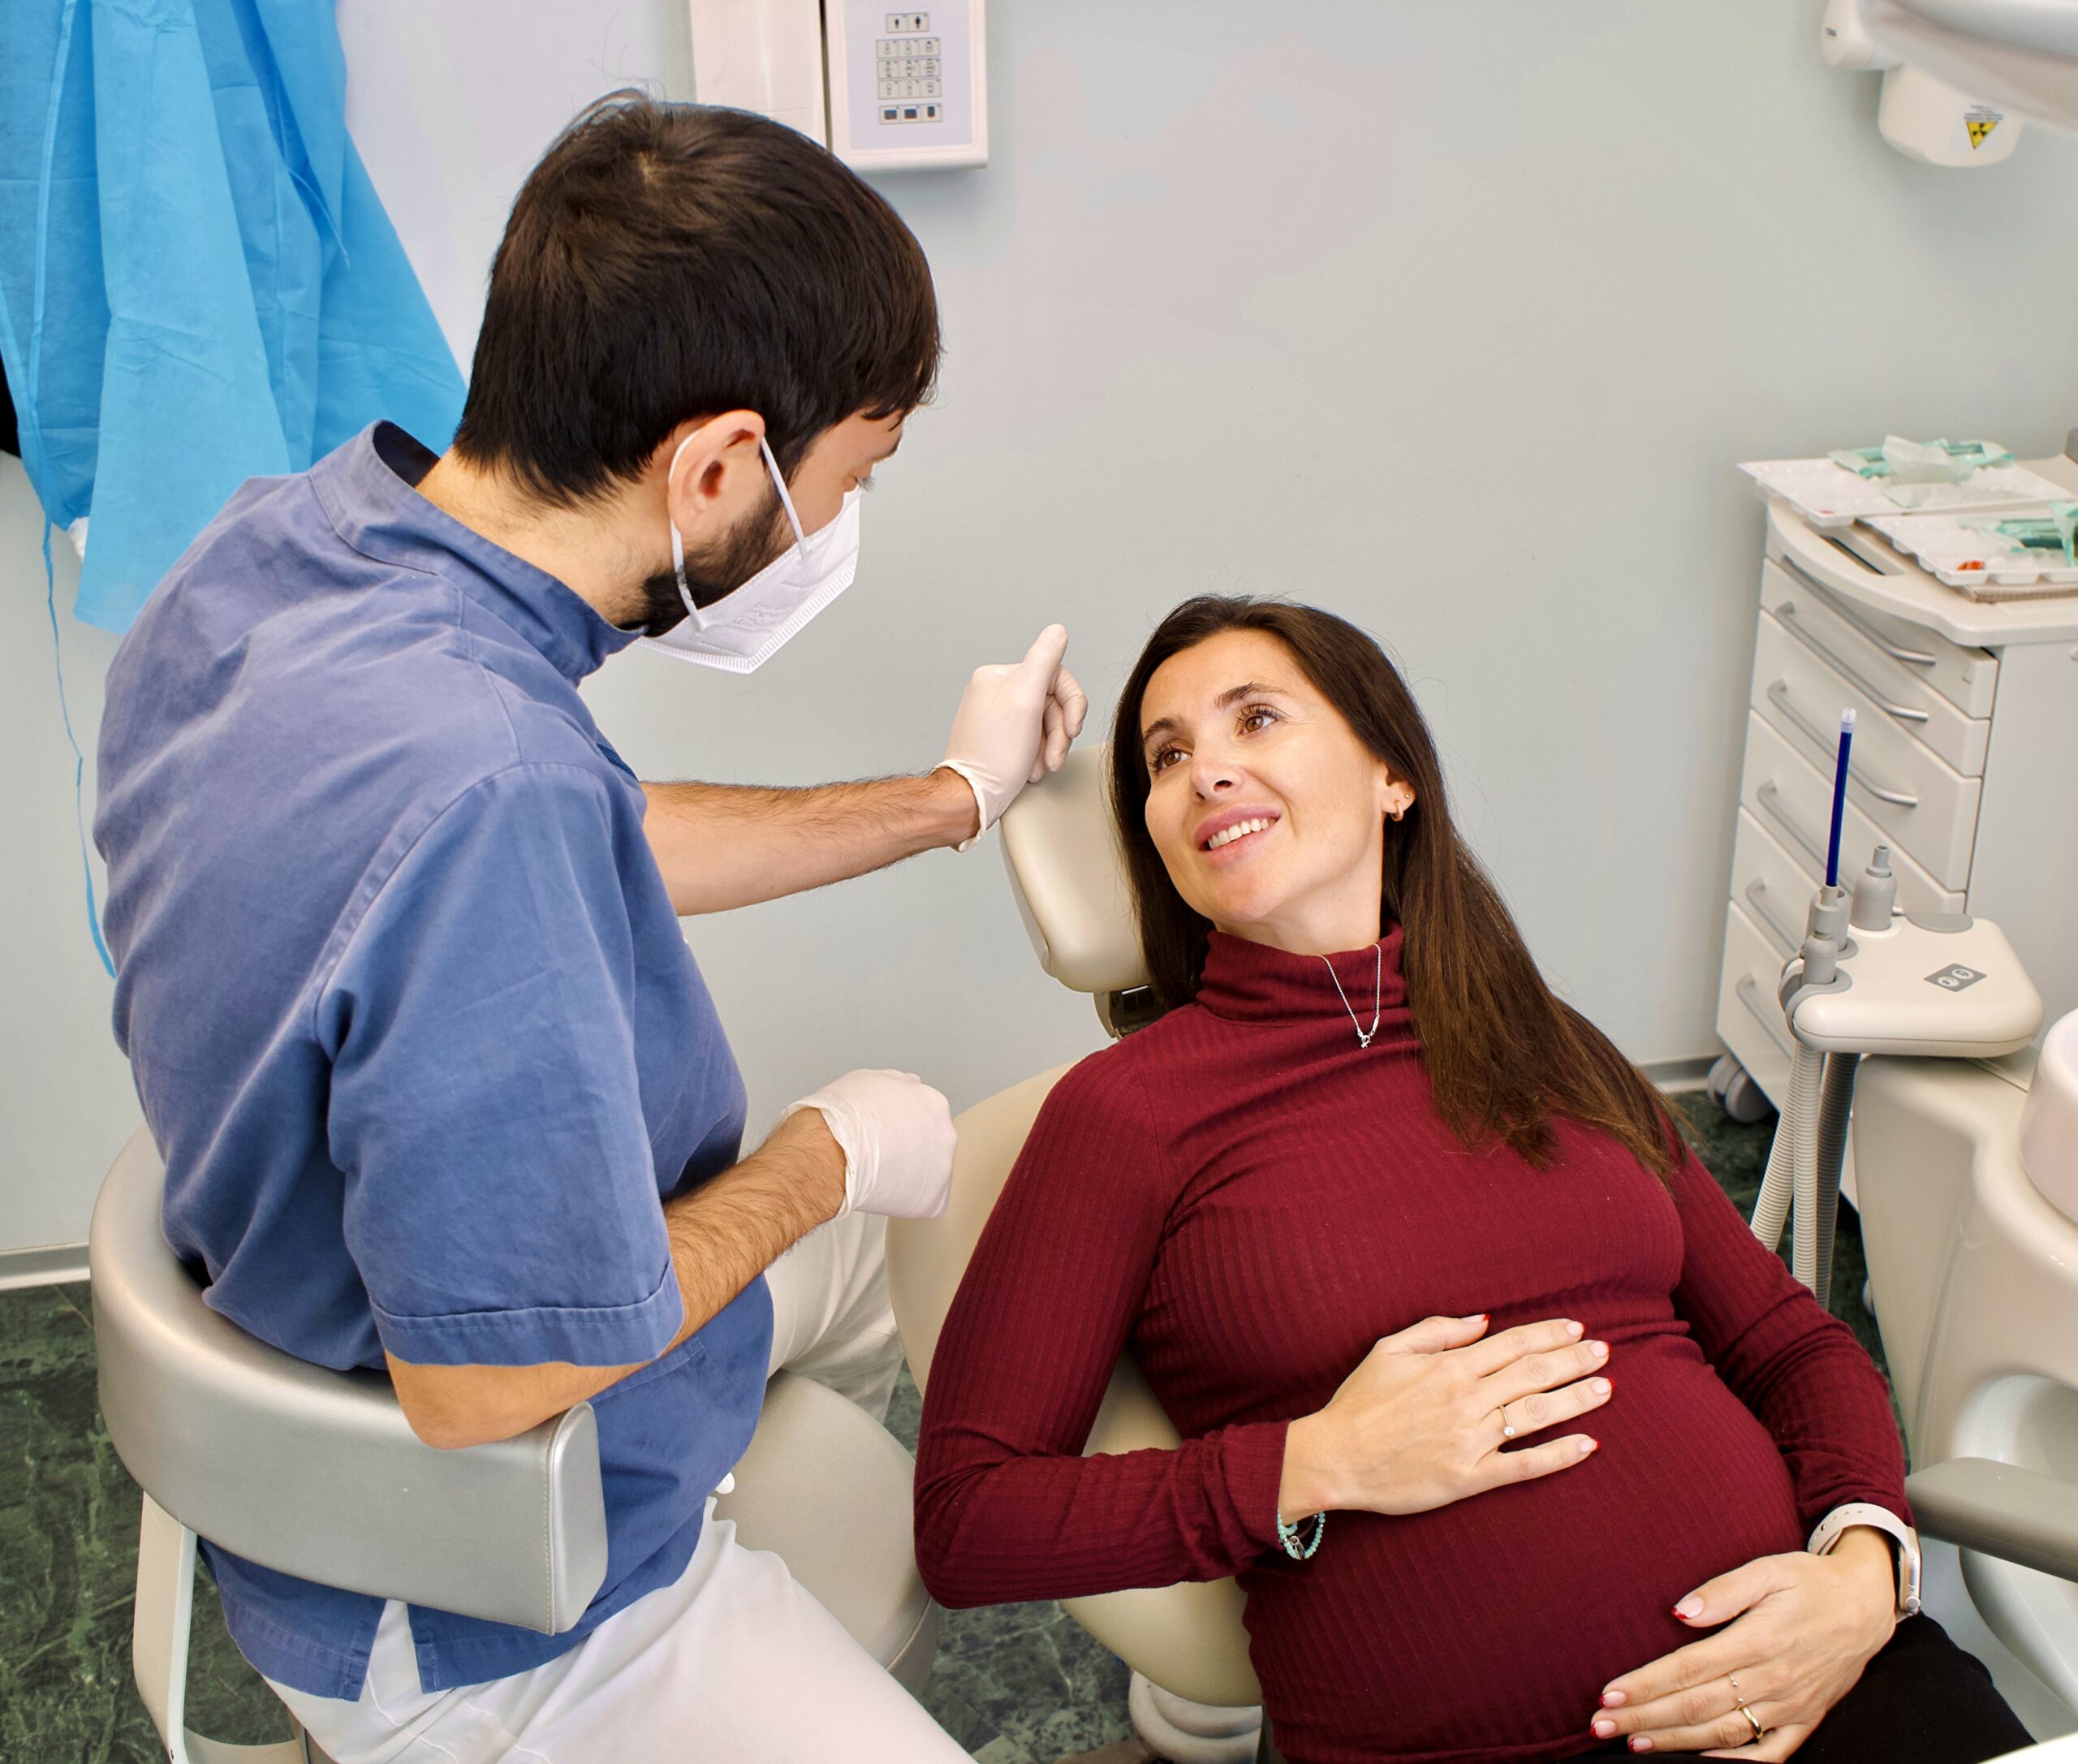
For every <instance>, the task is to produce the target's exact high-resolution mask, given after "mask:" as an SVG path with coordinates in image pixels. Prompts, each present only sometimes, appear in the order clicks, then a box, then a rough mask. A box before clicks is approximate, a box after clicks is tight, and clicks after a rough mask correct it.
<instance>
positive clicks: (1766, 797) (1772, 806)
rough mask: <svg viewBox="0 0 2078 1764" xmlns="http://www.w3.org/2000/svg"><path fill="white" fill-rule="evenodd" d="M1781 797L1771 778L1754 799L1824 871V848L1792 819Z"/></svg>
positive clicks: (1754, 795)
mask: <svg viewBox="0 0 2078 1764" xmlns="http://www.w3.org/2000/svg"><path fill="white" fill-rule="evenodd" d="M1781 795H1782V793H1781V791H1778V790H1777V789H1776V788H1775V781H1774V779H1773V778H1770V779H1769V780H1768V781H1767V783H1765V784H1763V785H1762V786H1761V787H1760V788H1759V789H1758V790H1757V791H1754V792H1753V799H1754V800H1755V801H1757V803H1759V804H1760V805H1761V808H1762V809H1765V810H1766V811H1767V815H1768V818H1769V819H1770V820H1771V821H1773V822H1774V824H1775V825H1776V826H1778V827H1780V828H1781V829H1782V830H1783V832H1785V833H1787V835H1789V836H1790V837H1791V839H1794V840H1796V843H1798V844H1799V845H1800V846H1802V847H1804V850H1805V851H1806V852H1809V853H1810V855H1811V861H1812V862H1813V863H1814V864H1816V865H1817V866H1818V867H1819V868H1820V869H1824V868H1825V867H1826V853H1825V850H1824V848H1823V847H1821V846H1820V845H1819V844H1818V843H1817V841H1816V840H1815V839H1813V838H1812V837H1811V835H1809V834H1808V833H1806V832H1805V831H1804V829H1803V828H1801V827H1800V826H1798V825H1797V824H1796V822H1794V821H1792V820H1791V819H1790V817H1789V811H1788V810H1787V809H1784V808H1783V805H1782V802H1781V800H1780V798H1781Z"/></svg>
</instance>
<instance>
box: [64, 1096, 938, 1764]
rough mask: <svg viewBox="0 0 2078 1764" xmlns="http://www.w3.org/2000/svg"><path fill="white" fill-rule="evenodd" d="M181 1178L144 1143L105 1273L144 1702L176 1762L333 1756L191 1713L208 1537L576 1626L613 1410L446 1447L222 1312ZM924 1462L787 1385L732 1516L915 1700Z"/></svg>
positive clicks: (472, 1613) (588, 1591) (104, 1354)
mask: <svg viewBox="0 0 2078 1764" xmlns="http://www.w3.org/2000/svg"><path fill="white" fill-rule="evenodd" d="M164 1186H165V1171H164V1168H163V1167H162V1165H161V1163H160V1162H159V1158H158V1155H157V1152H156V1151H155V1150H154V1149H153V1145H152V1141H151V1139H150V1136H149V1134H148V1132H145V1131H144V1129H141V1128H140V1130H139V1131H138V1132H136V1134H135V1135H134V1136H132V1137H131V1141H130V1143H129V1144H128V1145H126V1146H125V1147H124V1148H123V1151H122V1154H120V1155H119V1157H118V1158H116V1160H115V1163H114V1167H112V1168H111V1169H110V1171H109V1173H108V1180H106V1182H105V1183H104V1184H102V1187H101V1197H100V1198H99V1200H98V1201H97V1202H96V1203H95V1206H94V1214H93V1226H92V1227H91V1231H90V1236H89V1242H88V1265H89V1268H90V1270H91V1273H92V1276H93V1287H92V1293H93V1316H94V1344H95V1351H96V1354H97V1359H98V1363H99V1370H100V1383H101V1413H102V1416H103V1417H104V1418H105V1419H106V1422H107V1425H108V1431H109V1437H110V1440H111V1441H112V1442H113V1443H114V1447H115V1451H116V1455H117V1456H119V1458H120V1459H121V1460H123V1467H124V1468H125V1469H127V1470H128V1471H129V1473H130V1474H131V1477H134V1478H135V1479H136V1482H138V1484H139V1485H140V1486H141V1487H142V1489H143V1490H144V1520H143V1526H142V1529H141V1533H140V1538H139V1541H138V1551H137V1595H136V1615H135V1617H134V1619H133V1623H132V1628H131V1654H132V1663H133V1666H134V1667H135V1670H136V1677H137V1688H138V1689H139V1691H140V1693H142V1695H143V1697H144V1706H145V1708H146V1709H147V1710H148V1711H149V1714H150V1715H151V1718H152V1723H153V1726H154V1727H156V1728H157V1730H158V1734H159V1738H160V1740H161V1743H162V1745H164V1747H165V1749H166V1756H167V1757H168V1758H169V1759H170V1761H171V1764H325V1758H324V1755H323V1754H322V1753H321V1752H320V1751H319V1750H318V1749H317V1746H316V1745H314V1744H313V1743H312V1742H311V1741H310V1740H309V1739H308V1736H306V1735H305V1734H304V1732H302V1730H301V1729H300V1727H296V1725H295V1721H294V1719H293V1718H292V1717H291V1716H290V1715H289V1714H288V1711H287V1710H286V1709H284V1710H283V1711H282V1716H283V1719H284V1720H285V1721H286V1722H287V1723H288V1724H289V1726H290V1727H291V1729H292V1730H293V1731H294V1737H293V1738H291V1739H289V1740H284V1741H281V1742H278V1743H277V1744H274V1745H258V1746H243V1745H226V1744H224V1743H222V1742H221V1741H218V1740H210V1739H207V1738H205V1737H203V1736H200V1735H197V1734H195V1733H192V1732H188V1729H187V1727H186V1725H185V1720H184V1714H185V1705H186V1695H187V1671H188V1627H189V1620H190V1616H191V1614H192V1605H193V1598H194V1581H195V1543H196V1536H197V1534H198V1533H199V1534H200V1535H201V1536H203V1537H205V1538H209V1540H210V1541H211V1542H216V1543H219V1544H221V1545H222V1546H223V1547H224V1548H226V1549H227V1550H231V1551H235V1552H236V1553H237V1554H238V1555H243V1556H246V1557H248V1558H249V1559H252V1560H253V1561H256V1562H259V1563H263V1564H264V1565H265V1566H267V1567H269V1568H276V1569H278V1570H280V1571H281V1572H283V1573H287V1574H294V1575H298V1576H302V1577H303V1578H304V1579H307V1580H313V1581H321V1582H322V1583H323V1584H325V1585H330V1586H341V1587H345V1588H347V1589H350V1590H351V1591H355V1592H360V1593H368V1594H373V1595H374V1596H376V1597H377V1598H399V1599H403V1600H405V1601H407V1602H411V1603H413V1604H420V1605H426V1606H432V1607H438V1608H440V1609H442V1610H446V1611H457V1612H459V1613H460V1614H462V1615H464V1616H469V1617H481V1618H485V1619H487V1620H490V1621H492V1622H496V1623H508V1624H522V1625H524V1626H525V1627H526V1628H530V1629H536V1630H539V1631H541V1632H543V1633H544V1634H549V1635H555V1634H559V1633H561V1632H563V1631H564V1630H567V1629H568V1628H571V1625H573V1624H575V1623H576V1621H577V1620H578V1619H579V1618H580V1616H582V1615H584V1609H585V1607H586V1606H587V1605H588V1604H589V1603H590V1602H591V1600H592V1597H593V1594H595V1593H596V1592H597V1590H598V1588H599V1585H600V1584H601V1581H603V1580H604V1578H605V1576H606V1508H605V1504H604V1502H603V1499H602V1497H601V1489H600V1481H599V1458H598V1432H597V1425H596V1423H595V1422H594V1421H593V1415H592V1408H591V1405H590V1404H587V1403H580V1404H578V1405H577V1406H576V1408H573V1409H571V1410H570V1411H569V1412H567V1414H563V1415H561V1416H558V1417H556V1418H555V1419H554V1420H553V1421H544V1422H543V1423H542V1424H541V1425H540V1426H538V1427H537V1428H535V1429H533V1430H532V1431H531V1432H529V1433H526V1434H521V1435H520V1436H519V1438H515V1439H508V1440H503V1441H501V1442H499V1443H497V1444H494V1445H486V1446H474V1447H468V1448H467V1449H465V1450H462V1451H440V1450H437V1449H435V1448H434V1447H431V1446H428V1445H426V1444H424V1443H422V1442H421V1441H420V1440H419V1439H418V1438H417V1437H416V1435H415V1434H412V1430H411V1429H410V1427H409V1426H408V1425H407V1424H406V1422H405V1420H404V1414H403V1409H402V1408H400V1407H399V1405H398V1403H397V1400H396V1397H395V1396H394V1394H393V1393H392V1391H391V1389H390V1382H389V1380H388V1379H387V1378H385V1377H383V1376H382V1374H379V1373H376V1372H370V1371H354V1372H333V1371H329V1370H327V1369H324V1368H322V1367H320V1366H314V1365H308V1364H307V1363H306V1362H304V1361H300V1360H296V1359H293V1358H291V1356H288V1355H287V1354H283V1353H280V1352H277V1351H276V1350H275V1349H274V1348H270V1347H269V1346H267V1345H266V1344H265V1343H262V1342H261V1341H258V1340H257V1339H254V1338H253V1337H252V1336H250V1335H247V1334H245V1333H244V1331H242V1330H240V1329H239V1328H238V1327H236V1326H235V1325H234V1324H232V1323H231V1322H228V1321H227V1320H226V1319H225V1318H222V1317H220V1316H218V1314H217V1313H215V1312H214V1311H213V1310H211V1309H209V1307H208V1306H207V1305H205V1304H204V1303H203V1302H202V1293H201V1288H200V1287H199V1286H197V1285H196V1282H195V1279H194V1277H193V1276H192V1274H190V1273H189V1272H188V1269H187V1268H186V1266H183V1263H182V1262H180V1261H179V1258H178V1257H175V1254H174V1253H173V1252H172V1250H171V1249H170V1248H169V1247H168V1246H167V1244H166V1238H165V1236H164V1234H163V1232H162V1229H161V1226H160V1202H161V1197H162V1191H163V1189H164ZM913 1481H914V1466H913V1465H912V1463H911V1461H910V1458H909V1455H908V1452H906V1451H903V1449H902V1447H901V1446H900V1445H899V1443H897V1442H896V1441H895V1439H894V1438H892V1437H891V1436H890V1434H888V1433H887V1432H886V1430H885V1429H883V1428H882V1427H881V1426H880V1425H878V1424H877V1422H875V1421H873V1419H872V1418H871V1417H869V1416H868V1415H867V1414H866V1413H865V1412H864V1411H863V1410H861V1409H860V1408H857V1407H856V1405H855V1404H851V1402H849V1401H847V1400H846V1399H845V1398H843V1397H841V1396H839V1395H837V1394H836V1393H835V1392H834V1391H829V1390H826V1389H825V1388H824V1387H822V1386H821V1385H819V1384H815V1383H813V1382H810V1381H808V1380H807V1379H805V1378H796V1377H793V1376H791V1375H790V1374H786V1373H781V1374H779V1375H778V1376H777V1377H776V1378H774V1379H773V1380H772V1382H770V1385H769V1386H768V1387H766V1391H765V1406H764V1410H763V1412H762V1414H761V1417H760V1418H759V1421H758V1426H757V1434H756V1436H755V1437H754V1438H752V1441H751V1445H750V1449H749V1451H748V1452H747V1453H746V1454H745V1455H744V1460H743V1461H742V1462H741V1463H740V1464H738V1465H737V1466H736V1469H735V1485H736V1486H735V1490H733V1492H731V1493H730V1494H726V1495H724V1496H722V1498H721V1499H719V1500H718V1503H717V1504H716V1512H717V1513H718V1515H720V1516H722V1517H725V1518H728V1519H731V1520H734V1521H735V1526H736V1533H737V1536H738V1538H739V1540H740V1541H741V1542H743V1543H744V1544H745V1545H746V1546H748V1547H750V1548H752V1549H763V1550H770V1551H774V1553H776V1554H777V1555H778V1556H779V1557H780V1558H781V1559H782V1560H783V1561H784V1562H785V1563H787V1568H789V1569H790V1570H791V1572H792V1573H793V1575H794V1576H795V1579H796V1580H798V1581H800V1583H801V1584H802V1585H804V1586H805V1587H807V1588H808V1590H809V1591H810V1592H812V1593H813V1594H815V1596H816V1597H817V1598H818V1599H820V1600H821V1602H822V1603H823V1604H824V1605H825V1606H826V1607H827V1608H828V1609H829V1610H830V1612H831V1614H832V1615H834V1616H835V1617H836V1618H837V1619H838V1620H839V1622H840V1623H842V1624H843V1625H844V1627H845V1628H846V1629H847V1631H849V1632H850V1633H851V1636H852V1637H854V1639H856V1641H858V1642H859V1643H860V1645H862V1646H864V1648H865V1649H866V1650H868V1651H869V1652H870V1653H871V1654H873V1657H874V1658H876V1659H877V1660H879V1661H880V1662H881V1663H882V1664H883V1665H884V1666H886V1667H887V1669H888V1670H889V1671H890V1672H891V1673H892V1674H893V1675H894V1676H895V1677H896V1678H897V1679H898V1680H900V1681H901V1682H902V1683H903V1684H904V1685H905V1686H907V1687H908V1689H909V1690H910V1691H911V1692H912V1693H915V1692H916V1691H917V1690H918V1689H920V1687H921V1686H922V1684H923V1681H924V1680H925V1678H926V1677H927V1676H929V1672H930V1669H931V1662H932V1659H933V1655H934V1654H935V1653H936V1651H937V1645H938V1614H937V1608H936V1607H934V1606H933V1604H932V1603H931V1602H930V1600H929V1596H928V1595H927V1594H925V1590H924V1586H923V1582H922V1581H921V1579H920V1577H919V1576H918V1575H917V1572H916V1557H915V1555H914V1554H913V1551H912V1543H911V1537H912V1520H911V1491H912V1483H913Z"/></svg>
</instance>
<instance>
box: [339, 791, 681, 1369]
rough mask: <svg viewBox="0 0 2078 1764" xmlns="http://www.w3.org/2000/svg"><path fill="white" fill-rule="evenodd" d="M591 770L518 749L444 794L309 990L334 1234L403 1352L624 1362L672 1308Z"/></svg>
mask: <svg viewBox="0 0 2078 1764" xmlns="http://www.w3.org/2000/svg"><path fill="white" fill-rule="evenodd" d="M609 788H610V785H608V784H606V783H603V782H602V781H601V779H600V778H598V777H597V775H596V774H588V773H587V772H584V771H582V770H579V769H577V768H576V767H568V766H554V765H540V764H523V765H519V766H512V767H511V768H509V769H507V770H503V771H501V772H498V773H496V774H494V775H492V776H490V777H489V778H485V779H483V780H482V781H481V782H480V783H476V784H475V785H474V786H472V787H471V788H470V789H468V791H464V792H463V794H462V795H461V796H459V798H458V799H457V800H455V801H454V802H452V803H451V804H448V805H447V806H446V808H444V809H442V810H441V811H440V812H439V813H438V815H437V816H436V817H435V818H434V819H433V822H432V823H431V825H430V826H428V827H426V828H425V830H424V831H423V832H421V833H420V834H419V835H417V837H416V839H415V841H414V842H413V843H412V844H411V847H410V848H409V850H408V852H406V853H405V855H404V856H403V857H402V859H401V860H400V861H399V863H398V864H397V865H396V867H395V869H394V871H392V872H391V873H390V876H389V877H388V878H387V880H386V881H385V882H383V883H382V886H381V888H380V891H379V892H378V893H377V895H376V897H375V899H373V901H372V902H371V904H370V905H369V908H368V911H367V912H366V913H365V914H364V916H363V917H362V918H361V920H360V923H359V924H358V925H357V926H356V929H355V931H354V934H353V936H352V938H351V942H350V943H349V944H348V947H347V949H346V950H345V951H344V952H343V955H342V957H341V959H340V960H339V962H338V967H337V968H336V970H335V971H334V974H333V976H332V977H331V980H330V983H329V984H328V985H327V986H325V989H324V990H323V991H322V993H321V995H320V997H319V999H318V1002H317V1012H318V1018H319V1021H318V1024H317V1033H318V1036H319V1038H320V1040H321V1042H323V1043H324V1044H325V1046H326V1048H327V1050H328V1051H329V1052H330V1055H331V1059H332V1084H331V1094H330V1108H329V1112H328V1117H327V1130H328V1132H329V1135H330V1146H331V1156H332V1159H333V1162H334V1163H335V1164H336V1165H337V1166H338V1168H339V1170H340V1171H342V1172H343V1174H344V1175H345V1178H346V1188H345V1208H346V1217H345V1226H346V1239H347V1248H348V1249H349V1251H350V1253H351V1255H352V1256H353V1258H354V1261H355V1262H356V1266H357V1267H358V1269H359V1270H360V1274H361V1277H362V1279H364V1281H365V1283H366V1284H367V1287H368V1291H369V1297H370V1299H371V1301H372V1303H373V1308H374V1314H375V1322H376V1327H377V1332H378V1334H379V1335H380V1336H381V1338H382V1345H383V1347H384V1348H385V1349H386V1351H387V1352H389V1353H390V1355H392V1356H394V1357H395V1358H397V1359H399V1360H401V1361H406V1362H407V1363H410V1364H416V1365H469V1364H478V1365H537V1364H540V1363H541V1362H544V1361H567V1362H571V1363H573V1364H576V1365H595V1366H605V1365H631V1364H633V1363H635V1362H637V1361H647V1360H649V1359H651V1358H653V1357H654V1356H656V1355H657V1354H658V1353H660V1352H662V1351H663V1349H664V1348H666V1346H667V1345H668V1344H669V1343H670V1340H671V1338H672V1337H673V1335H675V1333H676V1332H677V1331H678V1329H679V1325H680V1323H681V1322H683V1305H682V1303H681V1300H680V1298H679V1288H678V1283H677V1280H676V1279H675V1275H674V1274H673V1271H672V1267H671V1261H670V1247H669V1244H668V1242H667V1240H666V1235H665V1227H664V1219H663V1212H662V1205H661V1204H660V1201H659V1197H658V1193H657V1175H656V1170H655V1166H654V1161H653V1152H652V1149H651V1147H650V1145H649V1139H648V1136H647V1134H646V1132H645V1126H644V1116H643V1111H642V1106H641V1096H640V1085H639V1080H638V1073H637V1070H636V1059H635V1054H634V1050H635V1046H636V1037H635V1024H634V1013H635V1011H636V966H635V964H636V955H635V942H634V939H633V937H632V933H631V928H630V925H629V923H628V917H627V905H626V901H625V898H624V894H623V882H622V879H621V878H620V876H619V874H618V873H617V871H616V869H615V865H614V833H615V817H614V813H613V809H612V805H611V804H610V803H609V802H608V800H606V791H607V790H608V789H609Z"/></svg>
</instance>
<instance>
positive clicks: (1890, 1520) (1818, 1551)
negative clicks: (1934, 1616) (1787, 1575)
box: [1804, 1501, 1920, 1617]
mask: <svg viewBox="0 0 2078 1764" xmlns="http://www.w3.org/2000/svg"><path fill="white" fill-rule="evenodd" d="M1856 1525H1867V1526H1868V1527H1869V1529H1871V1530H1873V1531H1880V1532H1882V1533H1883V1535H1884V1536H1885V1537H1886V1538H1889V1539H1890V1554H1891V1555H1892V1556H1893V1558H1894V1559H1895V1560H1896V1562H1897V1564H1898V1615H1899V1616H1900V1617H1916V1616H1917V1615H1919V1610H1920V1600H1919V1533H1917V1532H1916V1531H1915V1530H1913V1529H1912V1527H1911V1526H1910V1525H1907V1524H1906V1523H1905V1522H1904V1520H1902V1519H1900V1518H1899V1517H1898V1516H1897V1515H1896V1514H1895V1513H1894V1512H1891V1511H1890V1509H1889V1508H1888V1507H1878V1506H1876V1505H1874V1504H1873V1503H1870V1502H1868V1501H1850V1502H1849V1503H1847V1505H1846V1506H1844V1507H1834V1509H1833V1510H1832V1512H1830V1513H1828V1514H1826V1516H1825V1517H1824V1518H1823V1519H1821V1520H1819V1521H1818V1529H1817V1530H1816V1531H1814V1532H1813V1533H1811V1542H1809V1544H1807V1545H1805V1546H1804V1547H1805V1548H1806V1549H1808V1550H1809V1551H1810V1552H1811V1554H1812V1555H1831V1554H1832V1553H1833V1551H1834V1550H1835V1549H1837V1548H1838V1547H1839V1542H1840V1539H1841V1538H1844V1537H1845V1536H1846V1535H1847V1533H1848V1532H1849V1531H1851V1530H1852V1529H1854V1527H1856Z"/></svg>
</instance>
